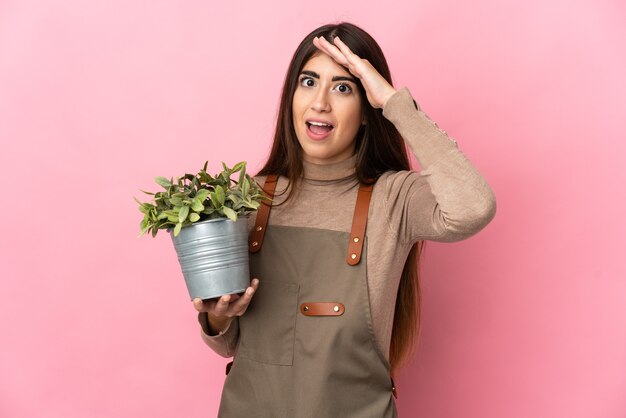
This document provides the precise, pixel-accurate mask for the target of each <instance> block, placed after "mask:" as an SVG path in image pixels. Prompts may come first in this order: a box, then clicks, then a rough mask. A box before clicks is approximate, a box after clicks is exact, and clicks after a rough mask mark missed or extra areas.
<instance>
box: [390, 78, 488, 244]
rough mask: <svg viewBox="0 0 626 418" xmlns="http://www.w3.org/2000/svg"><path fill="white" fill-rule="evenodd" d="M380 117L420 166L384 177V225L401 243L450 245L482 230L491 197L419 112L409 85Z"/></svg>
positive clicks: (449, 140) (478, 176) (450, 141)
mask: <svg viewBox="0 0 626 418" xmlns="http://www.w3.org/2000/svg"><path fill="white" fill-rule="evenodd" d="M383 116H385V118H387V119H388V120H389V121H390V122H392V123H393V125H394V126H395V127H396V129H397V130H398V132H400V135H402V137H403V138H404V140H405V141H406V143H407V144H408V146H409V148H410V149H411V151H412V152H413V154H414V155H415V157H416V158H417V160H418V162H419V163H420V166H421V168H422V170H421V172H419V173H417V172H415V171H399V172H394V173H391V174H389V175H385V176H384V178H382V179H383V180H384V182H383V184H382V185H381V186H383V193H385V203H386V210H387V217H388V222H389V225H390V227H391V228H392V229H394V230H395V232H396V233H397V235H398V237H399V239H400V240H402V241H404V242H408V243H413V242H415V241H417V240H422V239H428V240H432V241H442V242H451V241H459V240H462V239H465V238H468V237H470V236H472V235H474V234H475V233H477V232H478V231H480V230H481V229H483V228H484V227H485V226H486V225H487V224H488V223H489V222H490V221H491V220H492V219H493V217H494V216H495V213H496V199H495V195H494V193H493V191H492V190H491V188H490V187H489V185H488V184H487V182H486V181H485V179H484V178H483V176H482V175H481V174H480V173H479V172H478V170H477V169H476V167H474V166H473V165H472V163H471V162H470V161H469V160H468V158H467V157H466V156H465V155H464V154H463V153H462V152H461V150H460V149H459V147H458V144H457V143H456V141H454V140H453V139H452V138H451V137H450V136H448V135H447V133H446V132H445V131H443V130H442V129H440V128H439V127H438V125H437V124H436V123H435V122H433V121H432V120H431V119H430V118H429V117H428V116H427V115H426V113H424V112H423V111H422V110H421V109H420V107H419V105H418V104H417V103H416V102H415V100H414V99H413V97H412V95H411V93H410V92H409V90H408V88H407V87H403V88H402V89H400V90H398V91H397V92H396V93H395V94H393V95H392V96H391V97H390V98H389V99H388V100H387V101H386V102H385V105H384V107H383Z"/></svg>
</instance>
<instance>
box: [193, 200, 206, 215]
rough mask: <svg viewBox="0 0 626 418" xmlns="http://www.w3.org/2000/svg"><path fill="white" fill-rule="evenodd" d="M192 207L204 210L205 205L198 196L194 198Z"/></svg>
mask: <svg viewBox="0 0 626 418" xmlns="http://www.w3.org/2000/svg"><path fill="white" fill-rule="evenodd" d="M191 209H193V210H194V211H196V212H202V211H203V210H204V205H203V204H202V203H200V200H199V199H198V198H195V199H194V200H193V203H192V204H191Z"/></svg>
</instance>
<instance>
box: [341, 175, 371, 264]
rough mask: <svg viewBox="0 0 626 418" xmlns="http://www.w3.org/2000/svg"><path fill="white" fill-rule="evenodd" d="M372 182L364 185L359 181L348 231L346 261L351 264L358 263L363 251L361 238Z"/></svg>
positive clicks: (362, 236)
mask: <svg viewBox="0 0 626 418" xmlns="http://www.w3.org/2000/svg"><path fill="white" fill-rule="evenodd" d="M373 187H374V185H373V184H370V185H365V184H363V183H361V185H360V186H359V193H358V194H357V197H356V204H355V206H354V216H353V217H352V231H351V232H350V242H349V243H348V256H347V258H346V261H347V262H348V264H350V265H351V266H354V265H357V264H359V261H361V252H362V251H363V239H364V238H365V226H366V225H367V212H368V211H369V207H370V199H371V197H372V188H373Z"/></svg>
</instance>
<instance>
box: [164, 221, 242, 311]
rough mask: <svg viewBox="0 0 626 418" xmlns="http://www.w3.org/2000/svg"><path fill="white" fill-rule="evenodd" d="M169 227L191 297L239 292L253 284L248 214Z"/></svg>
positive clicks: (203, 297) (209, 297) (208, 296)
mask: <svg viewBox="0 0 626 418" xmlns="http://www.w3.org/2000/svg"><path fill="white" fill-rule="evenodd" d="M168 231H170V236H171V237H172V242H173V243H174V248H175V249H176V254H177V255H178V261H179V263H180V267H181V269H182V271H183V276H184V277H185V282H186V283H187V290H188V291H189V296H190V297H191V300H193V299H194V298H200V299H211V298H214V297H219V296H222V295H226V294H232V293H240V292H243V291H245V290H246V288H247V287H248V286H249V285H250V265H249V259H248V228H247V216H246V215H244V216H238V217H237V221H235V222H233V221H231V220H230V219H227V218H220V219H210V220H208V221H202V222H196V223H194V224H192V225H189V226H186V227H184V228H182V229H181V230H180V233H179V234H178V236H177V237H175V236H174V231H173V229H171V230H168Z"/></svg>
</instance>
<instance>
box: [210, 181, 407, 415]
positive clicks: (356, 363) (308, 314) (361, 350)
mask: <svg viewBox="0 0 626 418" xmlns="http://www.w3.org/2000/svg"><path fill="white" fill-rule="evenodd" d="M276 181H277V178H276V176H268V177H267V179H266V182H265V184H264V187H263V188H264V190H265V192H266V194H267V195H268V196H270V197H273V194H274V189H275V186H276ZM371 189H372V186H371V185H370V186H365V185H361V186H360V188H359V193H358V196H357V202H356V204H355V214H354V219H353V225H352V231H351V233H347V232H339V231H332V230H325V229H318V228H306V227H290V226H279V225H272V226H271V228H267V221H268V218H269V212H270V209H271V207H270V206H268V205H262V206H261V208H260V209H259V212H258V213H257V219H256V225H255V227H254V229H253V231H252V232H251V234H250V252H251V254H250V274H251V277H258V278H259V279H260V282H259V288H258V290H257V292H256V293H255V295H254V297H253V298H252V301H251V302H250V305H248V309H247V310H246V312H245V313H244V314H243V315H242V316H240V317H239V318H238V321H239V332H240V335H239V343H238V347H237V350H236V353H235V356H234V358H233V362H231V363H229V365H228V366H227V376H226V381H225V383H224V389H223V391H222V398H221V403H220V408H219V413H218V417H221V418H244V417H254V418H265V417H267V418H309V417H311V418H312V417H316V418H317V417H322V418H327V417H328V418H330V417H342V418H350V417H354V418H366V417H371V418H392V417H397V411H396V406H395V402H394V399H393V396H395V395H396V392H395V387H394V386H393V380H392V379H391V377H390V368H389V362H388V361H387V360H386V359H385V357H384V355H383V353H382V352H381V351H380V349H379V348H378V346H377V344H376V342H375V340H374V332H373V329H372V319H371V316H370V304H369V296H368V288H367V270H366V262H365V260H366V259H367V257H366V248H367V245H366V244H367V240H366V239H365V225H366V224H367V212H368V208H369V198H370V196H371ZM261 247H262V248H263V250H262V251H260V249H261Z"/></svg>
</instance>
